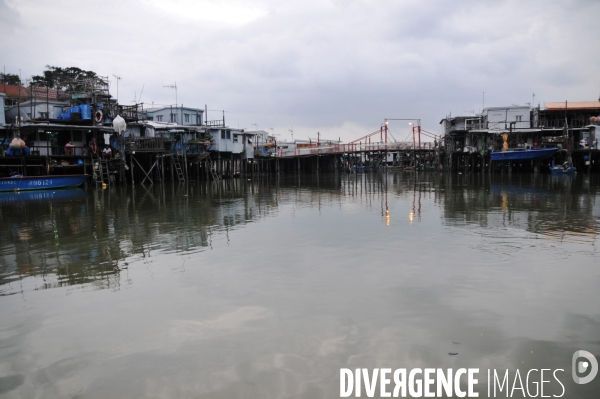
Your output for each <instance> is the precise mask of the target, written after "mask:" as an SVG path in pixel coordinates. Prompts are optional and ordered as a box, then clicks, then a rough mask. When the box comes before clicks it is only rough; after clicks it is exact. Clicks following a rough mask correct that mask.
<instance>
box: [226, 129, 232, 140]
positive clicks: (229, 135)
mask: <svg viewBox="0 0 600 399" xmlns="http://www.w3.org/2000/svg"><path fill="white" fill-rule="evenodd" d="M227 140H231V131H229V130H228V131H227Z"/></svg>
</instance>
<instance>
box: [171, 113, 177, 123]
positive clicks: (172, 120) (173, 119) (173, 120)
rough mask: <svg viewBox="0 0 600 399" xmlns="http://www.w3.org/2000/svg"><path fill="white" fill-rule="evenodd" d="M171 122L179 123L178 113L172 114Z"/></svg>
mask: <svg viewBox="0 0 600 399" xmlns="http://www.w3.org/2000/svg"><path fill="white" fill-rule="evenodd" d="M171 123H177V114H171Z"/></svg>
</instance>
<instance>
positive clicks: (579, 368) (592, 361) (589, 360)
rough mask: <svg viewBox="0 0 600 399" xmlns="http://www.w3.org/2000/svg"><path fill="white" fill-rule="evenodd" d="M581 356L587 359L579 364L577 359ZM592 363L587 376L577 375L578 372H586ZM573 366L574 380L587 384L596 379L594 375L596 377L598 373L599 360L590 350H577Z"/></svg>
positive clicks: (574, 354)
mask: <svg viewBox="0 0 600 399" xmlns="http://www.w3.org/2000/svg"><path fill="white" fill-rule="evenodd" d="M581 357H583V358H585V360H583V361H581V362H579V364H577V359H579V358H581ZM590 365H591V366H592V369H591V370H590V373H589V374H588V375H587V376H585V377H579V376H577V374H578V373H579V374H582V373H585V372H586V370H587V369H588V367H589V366H590ZM572 366H573V381H575V383H576V384H587V383H588V382H590V381H592V380H593V379H594V377H596V374H598V361H597V360H596V358H595V357H594V355H592V354H591V353H590V352H588V351H577V352H575V353H573V363H572Z"/></svg>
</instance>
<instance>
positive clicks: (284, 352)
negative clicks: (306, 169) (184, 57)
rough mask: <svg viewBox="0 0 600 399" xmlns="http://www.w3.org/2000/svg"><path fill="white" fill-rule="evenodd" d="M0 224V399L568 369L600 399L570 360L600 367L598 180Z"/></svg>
mask: <svg viewBox="0 0 600 399" xmlns="http://www.w3.org/2000/svg"><path fill="white" fill-rule="evenodd" d="M0 206H1V208H0V209H1V212H0V221H1V229H0V320H1V321H0V397H3V398H4V397H5V398H142V397H147V398H176V397H177V398H335V397H339V389H340V382H339V374H340V368H342V367H347V368H353V369H354V368H357V367H363V368H380V367H389V368H392V369H395V368H408V369H411V368H415V367H435V368H454V369H458V368H460V367H471V368H477V367H478V368H480V369H482V371H481V374H479V377H480V383H481V382H483V383H485V380H486V377H485V371H486V370H487V369H489V368H492V369H499V370H502V371H503V370H505V369H509V370H511V372H514V371H515V370H517V369H519V370H521V372H523V371H525V373H526V372H527V370H529V369H532V368H536V369H541V368H547V369H557V368H561V369H564V370H565V372H564V373H562V374H559V376H560V380H561V382H562V383H563V384H564V386H565V389H566V393H567V394H566V395H565V397H567V398H594V397H598V396H600V377H597V378H596V380H594V381H593V382H592V383H590V384H587V385H576V384H574V382H573V380H572V378H571V356H572V355H573V352H575V351H576V350H580V349H583V350H587V351H589V352H592V353H595V354H598V353H600V306H599V305H598V304H599V303H600V290H599V287H600V249H599V245H600V239H599V238H598V235H599V233H600V179H599V176H592V177H591V178H588V177H586V176H577V177H575V178H564V177H561V178H553V177H551V176H540V177H538V178H535V179H534V178H533V177H532V176H529V175H527V176H520V175H515V176H513V177H512V178H511V179H509V178H508V177H506V176H504V177H502V176H493V177H492V178H490V177H489V176H485V175H484V176H466V175H437V174H420V175H418V176H415V175H414V174H407V173H405V174H402V173H390V174H388V175H387V176H381V175H370V176H364V175H359V176H346V175H344V176H337V177H336V176H329V177H320V178H318V179H317V178H316V177H310V178H309V177H307V176H302V177H300V178H298V177H293V176H292V177H286V178H283V177H282V178H280V179H279V180H275V179H271V180H269V179H265V180H257V181H254V182H249V181H245V180H234V181H225V182H220V183H218V184H217V183H211V184H204V183H202V184H201V183H194V182H192V183H190V185H188V186H183V185H182V186H179V185H166V186H153V187H150V188H143V187H136V188H135V189H133V190H132V189H131V187H129V188H121V187H112V188H110V189H108V190H104V191H94V190H92V189H90V190H89V191H83V190H73V191H71V190H69V191H56V192H54V193H52V192H49V193H34V194H20V195H14V194H0ZM449 353H457V355H449ZM523 379H524V377H523ZM546 379H548V378H546ZM550 379H552V376H551V375H550ZM511 380H512V377H511ZM538 380H539V377H538ZM481 387H482V389H479V391H480V392H481V395H480V397H487V394H486V393H485V389H484V388H485V385H481ZM544 393H545V394H546V395H548V394H550V395H552V394H560V393H561V389H560V387H557V386H556V384H554V385H552V384H549V385H547V387H546V391H545V392H544ZM363 397H365V396H364V392H363ZM502 397H506V395H503V396H502ZM514 397H522V395H521V393H520V391H517V392H516V394H515V395H514Z"/></svg>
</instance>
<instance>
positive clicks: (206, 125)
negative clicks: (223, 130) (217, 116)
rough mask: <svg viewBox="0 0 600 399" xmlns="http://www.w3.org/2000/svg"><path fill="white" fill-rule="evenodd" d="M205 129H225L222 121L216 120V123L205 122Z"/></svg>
mask: <svg viewBox="0 0 600 399" xmlns="http://www.w3.org/2000/svg"><path fill="white" fill-rule="evenodd" d="M204 126H205V127H225V124H224V123H223V121H222V120H216V121H206V122H205V123H204Z"/></svg>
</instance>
